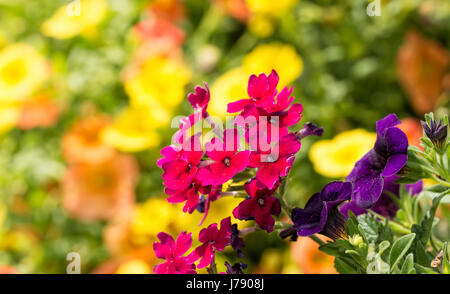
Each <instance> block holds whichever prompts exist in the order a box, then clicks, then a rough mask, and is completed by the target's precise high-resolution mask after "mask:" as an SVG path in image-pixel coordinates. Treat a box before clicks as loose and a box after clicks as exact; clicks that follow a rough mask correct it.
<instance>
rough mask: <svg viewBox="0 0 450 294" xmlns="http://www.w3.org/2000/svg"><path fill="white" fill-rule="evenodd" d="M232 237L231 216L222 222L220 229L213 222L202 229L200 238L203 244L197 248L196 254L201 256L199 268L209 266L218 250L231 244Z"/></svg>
mask: <svg viewBox="0 0 450 294" xmlns="http://www.w3.org/2000/svg"><path fill="white" fill-rule="evenodd" d="M230 239H231V217H227V218H224V219H223V220H222V221H221V222H220V230H219V229H218V228H217V224H211V225H209V226H208V227H207V228H205V229H202V230H201V231H200V234H199V236H198V240H199V241H200V242H202V243H203V244H202V245H200V246H199V247H197V248H195V251H194V252H195V254H196V255H197V256H198V257H199V258H201V259H200V262H199V264H198V266H197V267H198V268H204V267H206V266H208V265H209V264H210V263H211V261H212V260H213V258H214V255H215V252H216V251H223V250H224V249H225V247H227V246H228V245H230Z"/></svg>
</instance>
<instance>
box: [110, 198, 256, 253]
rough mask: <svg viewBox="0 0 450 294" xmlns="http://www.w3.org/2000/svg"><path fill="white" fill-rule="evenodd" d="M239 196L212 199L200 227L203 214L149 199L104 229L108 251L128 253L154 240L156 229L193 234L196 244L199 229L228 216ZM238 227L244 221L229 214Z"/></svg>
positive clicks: (164, 201)
mask: <svg viewBox="0 0 450 294" xmlns="http://www.w3.org/2000/svg"><path fill="white" fill-rule="evenodd" d="M241 201H242V199H237V198H232V197H223V198H220V199H218V200H217V201H214V202H213V203H212V204H211V208H210V211H209V214H208V217H207V218H206V220H205V222H204V223H203V224H202V226H199V225H198V224H199V223H200V220H201V219H202V217H203V214H201V213H198V212H194V213H193V214H187V213H183V204H172V203H169V202H167V200H166V199H165V198H162V197H158V198H150V199H148V200H147V201H146V202H144V203H140V204H138V205H136V207H135V208H134V213H133V215H132V216H131V218H130V219H126V220H124V219H121V220H119V221H117V222H111V223H110V224H109V225H108V226H107V228H106V229H105V232H104V238H105V244H106V247H107V248H108V249H109V250H110V251H111V252H116V253H117V252H131V251H133V250H135V249H136V248H144V247H146V246H149V245H151V244H153V242H155V241H157V237H156V236H157V235H158V233H159V232H166V233H168V234H170V235H172V236H177V235H178V234H180V233H181V232H182V231H184V230H185V231H188V232H191V233H192V237H193V243H194V246H195V245H197V244H198V234H199V232H200V230H201V229H202V228H205V227H207V226H208V225H210V224H212V223H219V222H220V221H221V220H222V219H224V218H226V217H228V216H231V215H232V212H233V209H234V208H235V207H236V206H238V204H239V203H240V202H241ZM231 219H232V222H233V223H238V224H239V229H242V228H243V227H245V226H247V223H246V222H243V221H239V220H236V219H235V218H233V217H231Z"/></svg>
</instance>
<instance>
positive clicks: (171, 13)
mask: <svg viewBox="0 0 450 294" xmlns="http://www.w3.org/2000/svg"><path fill="white" fill-rule="evenodd" d="M148 11H149V12H150V13H151V14H154V15H156V16H159V17H163V18H165V19H167V20H168V21H171V22H177V21H180V20H182V19H184V17H185V16H186V11H185V7H184V4H183V2H182V1H181V0H154V1H152V2H151V3H150V5H149V9H148Z"/></svg>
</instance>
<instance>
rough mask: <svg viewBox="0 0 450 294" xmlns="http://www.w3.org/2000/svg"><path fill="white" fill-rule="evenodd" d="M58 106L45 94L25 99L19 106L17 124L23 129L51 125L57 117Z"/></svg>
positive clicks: (58, 112)
mask: <svg viewBox="0 0 450 294" xmlns="http://www.w3.org/2000/svg"><path fill="white" fill-rule="evenodd" d="M60 111H61V109H60V107H59V105H57V104H56V103H55V101H53V100H52V99H51V98H50V97H48V96H47V95H45V94H43V95H39V96H37V97H34V98H31V99H28V100H25V101H24V103H23V104H22V106H21V108H20V114H19V120H18V122H17V126H18V127H19V128H20V129H23V130H29V129H33V128H37V127H51V126H53V125H54V124H55V123H56V122H57V121H58V118H59V114H60Z"/></svg>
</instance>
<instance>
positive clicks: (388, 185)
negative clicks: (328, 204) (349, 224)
mask: <svg viewBox="0 0 450 294" xmlns="http://www.w3.org/2000/svg"><path fill="white" fill-rule="evenodd" d="M397 179H399V176H397V175H393V176H390V177H386V178H385V179H384V187H383V192H382V193H381V196H380V198H379V199H378V201H377V202H376V203H375V205H374V206H373V207H372V210H373V211H375V212H376V213H378V214H380V215H382V216H385V217H391V218H392V217H394V216H395V214H396V213H397V210H398V206H397V204H396V203H395V201H394V200H392V197H391V196H390V195H389V194H392V195H393V196H397V197H398V196H399V193H400V184H396V183H395V181H396V180H397ZM405 189H406V191H408V192H409V193H411V195H416V194H419V193H420V192H422V189H423V182H422V181H418V182H416V183H414V184H407V185H405ZM340 210H341V212H342V213H343V214H344V215H345V216H348V211H349V210H351V211H352V212H353V214H354V215H356V216H358V215H360V214H364V213H366V212H367V210H366V209H364V208H361V207H359V206H358V205H357V204H356V203H355V202H353V201H350V202H348V203H344V204H343V205H342V206H341V208H340Z"/></svg>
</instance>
